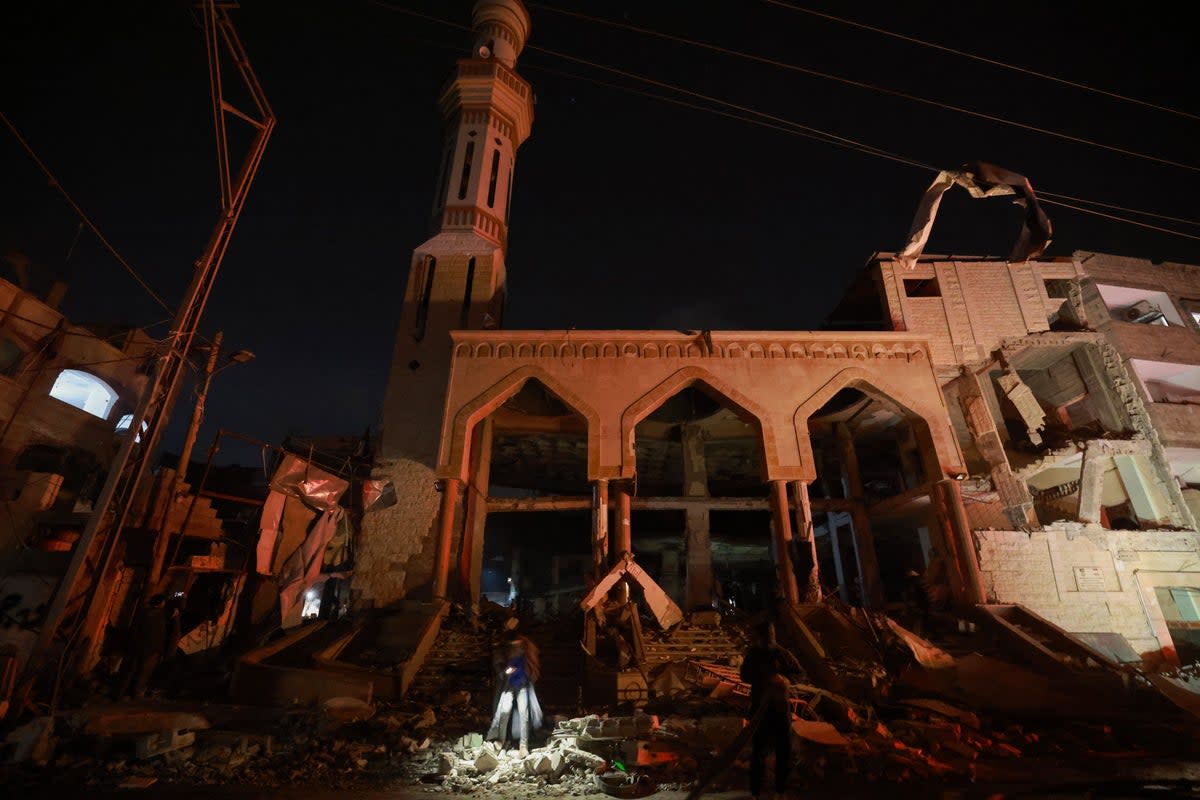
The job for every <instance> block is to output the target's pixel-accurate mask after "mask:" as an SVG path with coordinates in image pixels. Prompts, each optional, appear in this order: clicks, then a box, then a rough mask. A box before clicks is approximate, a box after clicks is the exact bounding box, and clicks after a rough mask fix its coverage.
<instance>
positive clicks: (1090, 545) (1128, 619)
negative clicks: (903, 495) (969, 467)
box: [974, 523, 1200, 653]
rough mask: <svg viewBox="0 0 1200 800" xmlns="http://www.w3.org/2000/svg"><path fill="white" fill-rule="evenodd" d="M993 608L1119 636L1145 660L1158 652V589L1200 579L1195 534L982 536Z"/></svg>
mask: <svg viewBox="0 0 1200 800" xmlns="http://www.w3.org/2000/svg"><path fill="white" fill-rule="evenodd" d="M974 535H975V539H976V543H977V546H978V548H979V569H980V577H981V580H982V582H983V586H984V591H985V592H986V595H987V598H988V601H989V602H994V603H1021V604H1022V605H1025V606H1027V607H1029V608H1030V609H1032V610H1033V611H1035V612H1037V613H1038V614H1041V615H1042V616H1043V617H1046V618H1047V619H1049V620H1050V621H1051V622H1053V623H1055V624H1056V625H1059V626H1060V627H1062V628H1064V629H1065V630H1067V631H1070V632H1072V633H1097V632H1106V631H1107V632H1113V633H1119V634H1121V635H1122V636H1124V637H1125V638H1126V639H1128V640H1129V643H1130V645H1132V647H1133V648H1134V650H1135V651H1137V652H1138V653H1148V652H1155V651H1158V650H1159V649H1160V648H1161V647H1164V646H1167V645H1169V642H1165V641H1164V642H1161V643H1160V641H1159V637H1163V636H1164V633H1163V622H1162V617H1161V611H1159V610H1158V608H1157V603H1156V602H1154V601H1153V587H1154V586H1164V585H1181V586H1186V585H1194V584H1195V583H1196V581H1198V580H1200V558H1198V557H1197V556H1198V555H1200V547H1198V545H1197V534H1196V533H1195V532H1193V531H1183V532H1177V531H1103V530H1089V529H1085V528H1084V527H1083V526H1082V525H1078V524H1072V523H1064V524H1060V525H1056V526H1053V527H1047V528H1046V529H1045V530H1041V531H1034V532H1031V533H1025V532H1022V531H1000V530H981V531H975V534H974Z"/></svg>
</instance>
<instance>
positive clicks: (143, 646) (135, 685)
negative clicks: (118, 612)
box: [121, 594, 171, 699]
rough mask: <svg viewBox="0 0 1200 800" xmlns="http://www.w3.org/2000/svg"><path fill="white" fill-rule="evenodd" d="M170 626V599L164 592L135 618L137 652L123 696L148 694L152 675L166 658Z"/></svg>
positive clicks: (134, 643) (134, 648)
mask: <svg viewBox="0 0 1200 800" xmlns="http://www.w3.org/2000/svg"><path fill="white" fill-rule="evenodd" d="M170 625H171V616H170V612H169V611H168V610H167V607H166V598H165V597H163V596H162V595H161V594H156V595H154V596H152V597H151V598H150V599H149V600H147V601H146V605H145V606H143V607H142V609H141V611H140V612H138V615H137V617H136V619H135V624H134V626H133V637H134V640H133V642H131V643H130V649H131V650H134V651H135V653H134V658H133V659H132V661H133V663H132V664H130V669H129V671H128V672H127V673H125V682H124V683H125V685H124V686H123V687H122V691H121V694H122V695H125V694H126V693H127V692H128V693H129V694H130V695H131V696H132V697H133V698H134V699H138V698H141V697H144V696H145V694H146V687H147V686H148V685H149V684H150V678H151V676H152V675H154V670H155V669H157V667H158V664H159V662H160V661H162V657H163V651H164V650H165V649H166V646H167V638H168V635H169V633H170Z"/></svg>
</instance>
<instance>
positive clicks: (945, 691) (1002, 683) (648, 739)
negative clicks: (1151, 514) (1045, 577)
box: [0, 615, 1194, 800]
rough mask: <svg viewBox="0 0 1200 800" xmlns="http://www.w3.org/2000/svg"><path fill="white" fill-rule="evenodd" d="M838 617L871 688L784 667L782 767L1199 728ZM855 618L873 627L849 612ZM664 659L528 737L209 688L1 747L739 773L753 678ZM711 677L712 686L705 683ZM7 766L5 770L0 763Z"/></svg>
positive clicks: (211, 778) (974, 772)
mask: <svg viewBox="0 0 1200 800" xmlns="http://www.w3.org/2000/svg"><path fill="white" fill-rule="evenodd" d="M846 619H850V620H851V622H850V623H848V624H850V625H851V627H850V628H846V627H845V626H842V627H840V628H838V629H837V630H836V631H834V632H835V633H836V634H837V635H838V636H841V637H845V636H849V635H852V634H853V631H854V630H861V631H862V636H863V637H864V638H866V639H868V640H869V641H870V642H872V644H871V648H870V652H877V653H878V658H877V660H876V661H872V660H871V657H870V652H868V650H867V649H863V648H858V649H857V650H856V649H854V648H852V647H850V646H848V645H839V646H838V648H836V649H835V648H834V647H833V646H832V644H831V643H832V642H834V641H835V640H834V638H833V635H832V634H830V633H828V632H827V631H829V630H832V628H831V627H829V626H826V628H825V629H822V628H821V627H820V625H819V624H818V623H819V620H817V621H813V624H812V626H811V627H812V629H813V630H814V631H816V632H817V634H819V635H822V636H823V638H822V639H821V641H819V642H818V644H819V645H820V646H821V647H822V648H824V649H825V653H826V655H825V658H826V659H827V660H828V661H829V662H830V663H831V664H833V665H834V667H835V668H834V669H831V670H830V671H829V672H828V673H825V674H829V675H833V676H834V678H833V680H834V685H840V684H838V683H837V680H838V676H839V675H844V674H847V672H851V671H855V670H857V672H855V674H857V675H865V674H883V675H884V678H885V679H884V680H880V681H877V682H876V683H875V685H874V689H873V693H871V694H863V693H861V692H862V689H863V686H864V685H869V684H864V683H863V682H859V683H853V684H852V688H854V689H855V691H857V692H860V693H857V694H854V695H853V696H852V697H851V696H846V695H843V694H840V693H838V692H835V691H832V690H831V688H830V686H831V685H830V684H826V683H822V682H821V677H820V676H819V675H817V673H816V672H814V671H813V670H808V671H807V674H808V675H809V677H807V678H805V679H804V680H803V681H800V682H795V683H793V684H791V686H790V689H789V696H790V701H791V704H792V711H793V721H792V726H791V735H792V737H793V752H794V753H796V754H797V758H798V760H800V761H801V763H802V767H801V768H799V769H797V770H795V771H794V773H793V775H794V777H793V780H794V781H795V782H796V784H797V786H799V785H800V784H804V785H805V786H807V787H820V786H822V785H826V786H832V785H835V783H836V784H837V785H844V783H845V782H846V781H851V782H861V784H862V785H866V784H870V783H881V782H886V783H892V784H895V783H904V782H921V781H933V780H937V781H939V782H943V783H955V782H957V783H959V784H966V783H969V782H971V781H972V780H974V779H975V778H976V776H978V775H988V776H989V779H990V776H993V775H995V774H1008V775H1011V776H1017V775H1021V774H1026V773H1028V772H1029V771H1030V770H1031V769H1032V770H1036V769H1038V768H1039V766H1038V765H1040V764H1041V763H1043V760H1045V759H1071V758H1075V759H1094V760H1100V759H1108V760H1111V757H1112V756H1113V755H1122V758H1130V757H1132V756H1131V754H1140V755H1146V754H1151V753H1154V752H1159V753H1162V752H1183V751H1184V750H1186V749H1187V748H1188V747H1190V746H1192V743H1193V737H1194V734H1192V733H1188V731H1187V729H1186V728H1181V727H1179V725H1178V724H1177V723H1176V722H1175V721H1174V720H1172V719H1168V718H1167V715H1166V714H1165V713H1164V712H1163V710H1162V709H1158V708H1156V709H1155V710H1153V713H1152V714H1151V715H1149V717H1148V718H1149V719H1150V721H1152V722H1153V726H1150V724H1149V722H1146V721H1145V720H1142V721H1139V722H1138V723H1137V726H1134V727H1128V726H1126V727H1125V728H1122V729H1120V732H1119V733H1118V732H1115V731H1114V726H1113V725H1112V724H1110V723H1108V722H1104V721H1102V720H1098V719H1097V716H1101V715H1102V712H1103V711H1104V710H1105V707H1106V703H1107V706H1108V708H1109V709H1115V708H1116V707H1117V703H1118V701H1119V700H1120V698H1118V697H1116V696H1112V697H1109V698H1107V699H1106V700H1101V701H1097V700H1096V699H1095V698H1093V701H1092V704H1093V706H1095V707H1096V711H1095V712H1094V714H1093V716H1092V717H1091V719H1092V720H1093V721H1090V722H1082V721H1079V720H1080V719H1081V718H1074V721H1064V718H1063V717H1062V716H1061V715H1059V716H1055V714H1054V711H1056V710H1057V709H1059V708H1060V707H1062V705H1063V703H1064V702H1065V701H1064V700H1063V698H1064V697H1065V695H1063V694H1062V692H1061V687H1060V686H1059V684H1057V683H1046V684H1045V685H1042V684H1038V683H1037V682H1030V681H1032V678H1030V677H1029V675H1027V674H1026V672H1027V671H1024V670H1020V668H1018V667H1015V666H1014V665H1011V664H1008V665H1003V666H1001V665H998V664H996V663H993V662H994V661H995V660H994V659H990V660H989V659H983V658H982V657H981V656H978V655H974V654H972V655H969V656H962V657H957V658H955V657H951V656H950V655H949V654H948V653H946V652H945V651H943V650H940V649H938V648H936V647H934V646H933V645H931V644H929V643H928V642H926V641H925V640H924V639H920V638H919V637H916V636H912V635H905V634H908V633H909V632H908V631H907V629H905V628H902V627H901V626H899V625H892V624H890V622H889V621H888V620H887V618H886V617H882V615H879V617H878V619H870V620H868V619H865V618H863V619H851V618H850V617H849V616H847V617H846ZM860 623H861V624H862V625H864V626H865V625H870V626H871V627H870V628H865V627H864V628H861V629H860V628H855V627H853V626H854V625H858V624H860ZM681 630H683V629H681ZM684 632H686V631H684ZM677 635H678V634H677ZM914 644H915V645H917V646H915V647H914ZM931 654H932V655H931ZM947 661H949V662H950V663H949V665H947V664H946V662H947ZM847 664H848V665H850V666H849V667H848V669H847V670H845V671H843V672H839V671H838V670H839V669H841V668H842V667H844V666H845V665H847ZM885 664H886V669H885V668H884V666H883V665H885ZM881 670H882V672H880V671H881ZM1013 670H1017V671H1018V672H1013ZM662 675H669V676H670V678H669V680H666V681H663V682H662V683H661V684H660V685H663V686H665V687H667V688H668V689H669V690H668V691H657V690H656V691H655V692H654V695H653V697H652V698H651V700H650V702H649V703H648V705H647V707H646V709H645V710H644V711H637V712H635V713H631V714H625V715H616V714H612V715H607V714H587V715H580V716H558V717H553V716H551V717H548V719H549V720H551V721H552V723H551V722H548V724H547V726H546V727H545V728H543V729H542V730H541V731H538V732H535V735H534V739H533V740H532V741H531V742H530V745H531V746H530V748H529V749H528V752H521V751H520V750H518V749H515V748H513V749H501V748H500V747H497V746H496V745H495V744H494V743H491V742H487V741H485V739H484V734H483V731H485V730H486V729H487V725H488V723H489V721H490V713H489V711H490V708H488V706H487V703H486V702H483V703H481V702H480V701H479V698H478V697H476V698H475V699H474V701H472V702H469V703H462V702H461V697H457V698H455V699H456V700H457V701H458V702H456V703H455V704H453V705H439V706H438V707H437V711H435V710H434V709H433V708H432V707H429V706H427V705H425V704H423V703H421V702H413V701H407V702H397V703H388V702H386V701H379V702H377V703H375V704H371V703H367V702H365V701H363V700H361V699H359V698H354V697H335V698H331V699H329V700H327V701H325V702H322V703H319V704H316V705H314V706H313V707H311V708H293V709H290V710H286V711H284V710H278V709H272V710H263V709H258V710H256V711H255V712H254V713H255V716H253V717H250V716H247V715H245V714H242V715H241V716H239V714H238V713H235V712H234V711H233V709H236V708H237V707H233V706H230V707H218V706H206V707H205V708H204V713H203V714H199V713H196V712H195V711H182V710H170V711H168V710H156V709H150V710H147V709H145V708H142V709H136V708H124V709H113V708H96V709H85V710H81V711H77V712H69V713H65V714H63V715H62V718H61V719H62V723H61V724H57V725H51V722H50V720H49V719H48V718H41V719H39V720H34V721H33V722H32V723H28V724H26V725H25V726H24V727H21V728H17V729H16V730H14V731H13V733H12V735H10V737H9V744H10V748H9V749H10V752H11V753H12V754H13V755H14V756H15V757H17V758H22V759H24V760H26V761H27V762H28V761H31V760H33V755H32V754H33V752H34V750H35V747H34V745H35V744H36V743H37V742H38V741H39V740H42V739H45V738H46V737H45V734H47V733H48V732H49V731H51V730H53V732H54V733H55V734H57V736H58V738H57V740H54V742H56V743H57V751H55V749H54V747H53V746H50V747H43V748H42V749H43V758H44V759H45V760H49V761H50V762H51V763H52V764H53V767H52V768H51V769H46V770H41V771H37V770H34V769H33V768H29V767H22V768H21V769H23V770H25V772H23V773H22V774H23V775H25V777H26V778H27V779H28V780H29V781H30V783H29V789H30V791H33V790H34V789H37V788H38V787H40V786H42V784H43V782H44V781H46V780H48V779H51V778H52V777H53V775H56V774H60V773H61V774H74V775H84V776H86V783H87V784H88V785H90V786H93V787H95V788H96V789H97V791H105V790H108V789H113V788H116V787H117V786H131V787H132V786H143V785H149V784H150V783H153V782H155V781H157V782H158V783H159V784H166V785H171V786H184V787H186V786H206V785H215V784H243V785H252V786H255V787H256V788H258V789H260V790H269V789H274V788H279V787H284V786H298V785H305V786H322V787H326V788H352V787H374V788H385V787H386V788H389V789H396V790H400V791H403V787H405V786H421V787H422V789H423V791H430V792H444V793H448V794H469V793H485V794H487V795H489V796H504V797H512V798H517V799H518V800H533V798H534V797H541V796H545V795H551V796H566V795H570V796H583V795H589V794H595V793H597V792H601V793H604V794H608V795H610V796H615V797H637V796H641V795H643V794H647V793H649V792H650V791H653V790H660V791H669V790H682V791H684V792H686V791H688V790H689V789H692V788H694V786H695V784H696V782H697V780H698V779H699V778H702V777H703V776H702V775H701V773H702V772H703V771H705V770H703V769H702V768H706V767H708V766H709V765H712V764H714V763H718V762H719V763H728V765H729V766H728V767H726V768H725V769H724V772H722V773H720V774H719V775H718V776H717V778H716V781H715V782H714V784H713V785H712V786H709V787H707V788H710V789H712V790H714V791H716V790H720V789H723V788H730V789H739V790H740V789H744V787H745V783H746V780H747V766H748V763H747V762H748V758H749V750H748V748H746V749H744V750H743V751H742V752H740V753H733V752H732V750H733V749H735V748H736V746H737V745H736V743H737V741H738V740H739V738H742V737H743V734H744V732H745V730H746V726H747V712H748V687H746V686H745V684H743V683H741V682H740V679H739V676H738V671H737V669H736V668H734V667H732V666H731V665H729V664H727V663H726V664H720V663H715V662H704V661H699V660H696V659H694V658H685V659H679V660H675V661H668V662H666V664H665V665H664V666H663V667H662V668H660V670H659V671H658V672H657V673H656V675H655V677H659V676H662ZM654 682H655V681H654V679H652V681H651V683H652V684H653V683H654ZM714 687H720V690H719V691H718V692H716V693H715V694H716V695H717V696H714V691H713V690H714ZM457 691H458V690H453V691H452V692H450V693H448V692H446V691H444V690H443V691H442V692H441V693H439V694H435V695H431V696H433V697H443V698H449V697H454V692H457ZM1001 695H1003V696H1001ZM1072 702H1074V701H1072ZM1163 707H1164V708H1165V709H1167V710H1170V706H1167V705H1166V704H1165V703H1164V706H1163ZM1039 709H1040V711H1039ZM1017 710H1019V711H1025V712H1038V713H1027V714H1025V715H1024V716H1021V715H1019V714H1017V713H1016V711H1017ZM1048 710H1049V712H1048ZM1139 726H1140V727H1139ZM726 756H728V758H727V759H726ZM14 769H15V768H14ZM1004 770H1007V773H1005V772H1004ZM52 773H53V774H52ZM8 777H9V776H8V775H6V774H4V773H0V780H7V779H8ZM6 785H7V784H6ZM14 785H18V787H19V784H14ZM18 790H19V788H18Z"/></svg>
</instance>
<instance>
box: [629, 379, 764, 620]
mask: <svg viewBox="0 0 1200 800" xmlns="http://www.w3.org/2000/svg"><path fill="white" fill-rule="evenodd" d="M660 397H661V399H660V400H658V401H657V402H656V403H655V404H654V405H652V406H644V407H642V408H641V409H639V412H638V414H639V417H640V418H639V419H637V420H636V422H635V424H634V427H633V452H634V458H635V461H634V464H635V468H636V473H635V474H636V480H635V481H634V492H635V496H634V497H633V499H632V501H631V509H632V512H631V516H630V533H629V539H630V544H631V545H632V551H633V552H634V553H635V554H636V558H637V559H638V562H639V563H640V564H641V565H642V566H643V567H644V568H645V569H646V571H647V572H649V573H650V575H651V576H652V577H653V578H654V579H655V580H656V581H658V583H659V584H660V585H661V586H662V588H663V590H664V591H665V592H666V593H667V594H668V595H669V596H670V597H671V599H672V600H674V601H675V603H676V604H677V605H679V606H680V607H681V608H682V609H684V610H685V611H697V610H704V609H711V608H714V607H719V606H725V607H727V608H733V607H737V608H744V609H748V610H757V609H761V608H765V607H766V606H767V605H768V604H769V603H770V602H771V599H772V598H773V597H774V596H775V594H776V592H777V586H776V579H775V561H774V559H773V553H772V539H771V523H772V517H771V514H770V506H769V496H768V495H769V491H768V490H769V487H768V485H767V483H766V480H765V477H764V476H765V464H764V452H763V431H762V424H761V422H760V420H759V417H758V416H756V415H755V413H754V411H752V410H751V409H749V408H747V407H746V406H745V405H743V404H741V403H738V402H735V401H734V400H731V399H730V398H728V397H727V396H725V395H724V394H723V393H721V392H720V391H718V390H717V389H715V388H713V387H712V386H711V385H709V384H708V383H707V382H705V381H704V380H703V379H700V378H695V379H693V380H691V381H689V382H687V383H685V384H683V385H681V386H678V387H674V392H673V393H672V394H669V395H667V396H661V393H660Z"/></svg>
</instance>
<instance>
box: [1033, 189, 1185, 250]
mask: <svg viewBox="0 0 1200 800" xmlns="http://www.w3.org/2000/svg"><path fill="white" fill-rule="evenodd" d="M1042 203H1044V204H1046V205H1051V206H1060V207H1062V208H1069V209H1071V210H1073V211H1080V212H1083V213H1084V214H1093V215H1095V216H1097V217H1103V218H1104V219H1110V220H1113V221H1115V222H1124V223H1126V224H1128V225H1137V226H1138V227H1139V228H1149V229H1150V230H1152V231H1161V232H1162V233H1170V234H1174V235H1175V236H1182V237H1183V238H1185V239H1195V240H1197V241H1200V236H1197V235H1195V234H1192V233H1184V232H1183V231H1176V230H1172V229H1170V228H1164V227H1161V226H1159V225H1151V224H1150V223H1148V222H1139V221H1138V220H1136V219H1129V218H1127V217H1118V216H1116V215H1115V214H1106V213H1104V212H1103V211H1096V210H1095V209H1092V208H1084V207H1082V206H1077V205H1072V204H1071V203H1064V202H1062V201H1061V200H1049V199H1045V198H1043V199H1042Z"/></svg>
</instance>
